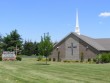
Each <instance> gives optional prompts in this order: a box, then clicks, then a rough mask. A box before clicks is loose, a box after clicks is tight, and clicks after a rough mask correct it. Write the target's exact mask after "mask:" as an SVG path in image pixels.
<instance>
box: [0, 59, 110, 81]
mask: <svg viewBox="0 0 110 83" xmlns="http://www.w3.org/2000/svg"><path fill="white" fill-rule="evenodd" d="M39 63H40V64H39ZM0 83H110V64H80V63H63V62H49V65H43V64H41V62H37V61H36V59H30V58H27V59H26V58H23V61H21V62H20V61H2V62H0Z"/></svg>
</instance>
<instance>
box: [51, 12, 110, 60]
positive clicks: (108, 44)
mask: <svg viewBox="0 0 110 83" xmlns="http://www.w3.org/2000/svg"><path fill="white" fill-rule="evenodd" d="M103 52H110V38H98V39H95V38H91V37H88V36H85V35H82V34H80V28H79V23H78V12H76V28H75V32H71V33H70V34H68V35H67V36H66V37H65V38H63V39H62V40H61V41H60V42H58V43H57V44H56V45H55V46H54V49H53V51H52V54H51V55H50V56H49V58H51V60H52V61H63V60H74V61H79V60H80V58H81V55H83V58H84V59H85V60H87V59H89V58H90V59H92V58H95V57H96V56H97V54H100V53H103Z"/></svg>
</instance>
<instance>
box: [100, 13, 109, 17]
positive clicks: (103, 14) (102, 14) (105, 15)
mask: <svg viewBox="0 0 110 83" xmlns="http://www.w3.org/2000/svg"><path fill="white" fill-rule="evenodd" d="M99 16H100V17H109V16H110V12H102V13H100V14H99Z"/></svg>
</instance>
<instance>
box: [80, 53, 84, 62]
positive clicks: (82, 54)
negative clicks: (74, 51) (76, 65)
mask: <svg viewBox="0 0 110 83" xmlns="http://www.w3.org/2000/svg"><path fill="white" fill-rule="evenodd" d="M83 61H84V53H83V52H81V53H80V62H83Z"/></svg>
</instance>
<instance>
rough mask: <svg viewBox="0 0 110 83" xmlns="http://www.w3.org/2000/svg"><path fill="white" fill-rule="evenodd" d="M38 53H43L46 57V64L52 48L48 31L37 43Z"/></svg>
mask: <svg viewBox="0 0 110 83" xmlns="http://www.w3.org/2000/svg"><path fill="white" fill-rule="evenodd" d="M38 48H39V55H43V56H45V57H46V64H47V57H48V56H49V55H50V54H51V52H52V49H53V43H52V41H51V37H50V36H49V33H47V34H45V33H44V36H43V37H42V36H41V41H40V43H39V46H38Z"/></svg>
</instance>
